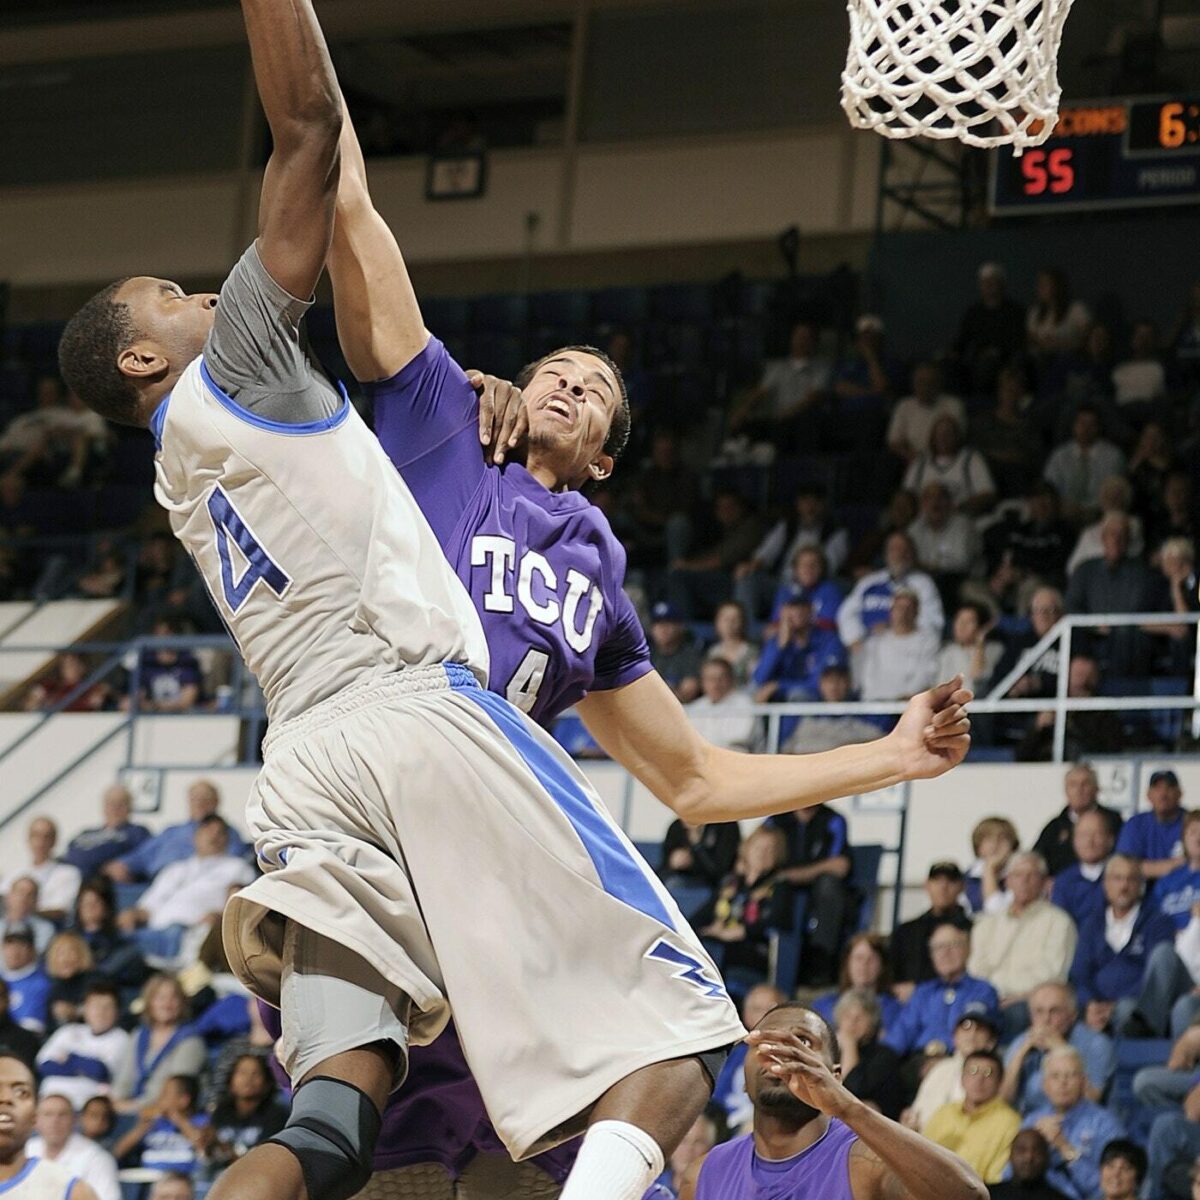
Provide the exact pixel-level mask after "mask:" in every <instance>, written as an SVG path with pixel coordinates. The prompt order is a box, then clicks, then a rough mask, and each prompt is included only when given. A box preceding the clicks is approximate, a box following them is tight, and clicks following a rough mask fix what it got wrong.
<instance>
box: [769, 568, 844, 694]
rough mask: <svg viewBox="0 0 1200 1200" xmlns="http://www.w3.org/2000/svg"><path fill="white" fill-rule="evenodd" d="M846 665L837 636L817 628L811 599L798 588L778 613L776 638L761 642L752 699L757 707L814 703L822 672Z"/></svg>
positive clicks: (842, 649)
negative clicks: (772, 703)
mask: <svg viewBox="0 0 1200 1200" xmlns="http://www.w3.org/2000/svg"><path fill="white" fill-rule="evenodd" d="M845 662H846V651H845V649H844V648H843V646H842V643H841V642H840V641H838V636H837V634H836V633H830V632H829V631H828V630H827V629H818V628H817V627H816V625H815V624H814V623H813V605H812V599H811V598H810V597H809V596H808V595H807V594H806V593H805V592H803V591H801V590H800V589H797V590H795V591H794V592H793V593H792V594H791V595H790V596H788V597H787V599H786V600H785V601H784V603H783V605H782V607H781V608H780V610H779V621H778V624H777V625H776V628H775V636H774V637H773V638H770V639H769V640H768V641H766V642H764V643H763V648H762V655H761V657H760V658H759V660H758V665H757V666H756V667H755V668H754V676H753V682H754V686H755V688H756V691H755V695H754V698H755V700H757V701H758V703H759V704H766V703H768V702H769V701H772V700H815V699H816V698H817V694H818V690H819V681H820V678H821V672H822V671H823V670H824V669H825V668H826V667H828V666H844V665H845Z"/></svg>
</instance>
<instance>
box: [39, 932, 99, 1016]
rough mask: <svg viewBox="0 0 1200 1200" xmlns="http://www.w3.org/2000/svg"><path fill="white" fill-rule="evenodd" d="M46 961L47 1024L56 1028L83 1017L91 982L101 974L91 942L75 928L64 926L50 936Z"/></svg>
mask: <svg viewBox="0 0 1200 1200" xmlns="http://www.w3.org/2000/svg"><path fill="white" fill-rule="evenodd" d="M44 965H45V968H46V974H47V975H49V976H50V1000H49V1006H50V1020H49V1024H48V1025H47V1028H48V1029H49V1030H51V1031H53V1030H55V1029H57V1028H58V1027H59V1026H60V1025H66V1024H69V1023H70V1022H72V1021H78V1020H79V1019H80V1016H81V1014H82V1011H83V997H84V993H85V992H86V990H87V986H88V984H89V983H91V982H92V980H93V979H96V978H99V976H98V975H97V974H96V962H95V959H93V958H92V952H91V950H90V949H89V948H88V944H87V942H86V941H84V939H83V938H82V937H81V936H80V935H79V934H78V933H76V932H75V931H74V930H73V929H64V930H63V931H62V932H61V933H56V934H55V935H54V937H53V938H51V939H50V945H49V947H47V949H46V958H45V963H44Z"/></svg>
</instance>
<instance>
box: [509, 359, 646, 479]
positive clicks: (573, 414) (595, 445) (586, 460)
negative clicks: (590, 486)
mask: <svg viewBox="0 0 1200 1200" xmlns="http://www.w3.org/2000/svg"><path fill="white" fill-rule="evenodd" d="M516 383H517V386H518V387H519V388H521V390H522V392H523V394H524V398H525V408H526V411H527V412H528V415H529V438H528V448H527V450H526V457H525V465H526V466H527V467H528V468H529V470H530V472H531V473H533V474H534V475H536V476H537V477H538V478H540V479H542V480H543V481H544V482H545V481H549V486H550V488H551V490H553V491H561V490H564V489H567V488H578V487H582V486H583V485H584V484H586V483H598V482H599V481H600V480H602V479H607V478H608V477H609V476H610V475H611V474H612V472H613V465H614V463H615V462H616V460H617V458H618V457H619V456H620V454H621V451H622V450H624V449H625V444H626V442H628V441H629V423H630V414H629V397H628V395H627V394H626V391H625V380H624V379H623V378H622V376H621V371H620V368H618V366H617V364H616V363H614V362H613V361H612V359H611V358H609V357H608V355H607V354H605V353H604V352H603V351H602V350H597V349H596V348H595V347H594V346H564V347H562V348H561V349H559V350H554V351H552V352H551V353H550V354H548V355H546V356H545V357H544V358H539V359H538V360H537V361H536V362H532V363H530V364H529V365H528V366H526V367H524V368H523V369H522V370H521V372H520V374H519V375H518V376H517V379H516Z"/></svg>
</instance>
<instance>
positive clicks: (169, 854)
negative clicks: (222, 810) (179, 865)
mask: <svg viewBox="0 0 1200 1200" xmlns="http://www.w3.org/2000/svg"><path fill="white" fill-rule="evenodd" d="M187 802H188V820H186V821H184V822H182V823H181V824H179V825H168V826H167V828H166V829H164V830H163V831H162V832H161V833H158V834H155V836H154V837H152V838H148V839H147V840H146V841H144V842H142V844H141V845H140V846H138V848H137V849H136V850H134V851H132V852H131V853H129V854H125V855H122V857H120V858H118V859H116V860H115V861H113V862H110V863H109V864H108V866H106V867H105V868H104V873H105V874H106V875H107V876H108V877H109V878H110V879H113V880H115V881H116V882H117V883H133V882H134V881H136V880H139V879H153V878H154V876H155V875H157V874H158V873H159V871H161V870H162V869H163V867H168V866H170V865H171V863H176V862H182V861H183V860H184V859H185V858H191V857H192V855H193V854H194V853H195V836H196V829H197V827H198V826H199V824H200V822H201V821H203V820H205V818H207V817H211V816H213V814H214V813H216V811H217V809H218V807H219V806H220V803H221V793H220V792H218V791H217V789H216V787H214V786H213V784H211V783H209V782H208V780H207V779H197V780H196V782H195V783H193V784H192V786H191V787H189V788H188V793H187ZM229 853H230V854H233V855H237V856H241V855H244V854H245V853H246V843H245V842H243V841H242V838H241V835H240V834H239V833H238V831H237V830H236V829H234V828H233V826H232V825H230V826H229Z"/></svg>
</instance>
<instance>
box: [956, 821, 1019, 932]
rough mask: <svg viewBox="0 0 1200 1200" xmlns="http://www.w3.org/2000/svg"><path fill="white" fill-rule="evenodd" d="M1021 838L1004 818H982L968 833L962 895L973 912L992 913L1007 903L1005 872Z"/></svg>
mask: <svg viewBox="0 0 1200 1200" xmlns="http://www.w3.org/2000/svg"><path fill="white" fill-rule="evenodd" d="M1020 844H1021V839H1020V838H1019V837H1017V828H1016V826H1015V825H1014V824H1013V823H1012V822H1011V821H1010V820H1009V819H1008V818H1007V817H984V818H983V820H982V821H978V822H976V825H975V828H974V829H972V830H971V853H972V854H974V855H975V858H974V859H973V860H972V862H971V865H970V866H969V867H968V868H967V875H966V888H965V891H964V894H965V895H966V897H967V904H968V906H969V907H970V910H971V912H973V913H982V912H994V911H996V910H997V909H1000V908H1004V907H1005V906H1006V905H1007V904H1008V902H1009V901H1008V898H1006V897H1005V896H1004V894H1003V893H1004V873H1005V871H1006V870H1007V869H1008V863H1009V860H1010V859H1011V858H1012V856H1013V855H1014V854H1015V853H1016V852H1017V848H1018V847H1019V846H1020Z"/></svg>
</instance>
